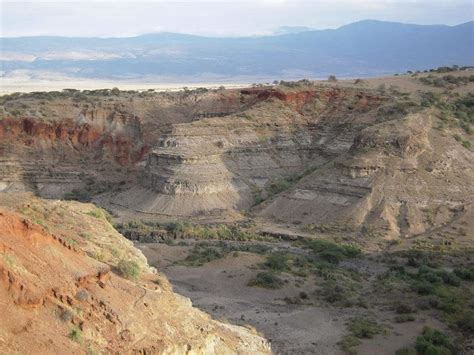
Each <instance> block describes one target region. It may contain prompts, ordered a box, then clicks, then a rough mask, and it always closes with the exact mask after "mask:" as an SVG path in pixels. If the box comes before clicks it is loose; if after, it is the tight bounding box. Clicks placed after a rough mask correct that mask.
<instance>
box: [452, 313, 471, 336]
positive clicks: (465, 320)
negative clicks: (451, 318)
mask: <svg viewBox="0 0 474 355" xmlns="http://www.w3.org/2000/svg"><path fill="white" fill-rule="evenodd" d="M456 325H457V327H458V328H459V329H461V330H463V331H465V332H469V333H471V334H474V312H472V311H465V312H463V313H462V314H461V315H460V316H459V318H457V320H456Z"/></svg>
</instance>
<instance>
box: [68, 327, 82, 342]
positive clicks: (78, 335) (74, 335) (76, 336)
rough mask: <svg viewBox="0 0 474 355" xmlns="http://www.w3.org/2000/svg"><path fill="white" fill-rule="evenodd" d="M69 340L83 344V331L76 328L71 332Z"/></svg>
mask: <svg viewBox="0 0 474 355" xmlns="http://www.w3.org/2000/svg"><path fill="white" fill-rule="evenodd" d="M68 336H69V339H71V340H72V341H75V342H76V343H79V344H81V343H82V331H81V330H80V329H79V328H74V329H72V330H71V331H70V332H69V335H68Z"/></svg>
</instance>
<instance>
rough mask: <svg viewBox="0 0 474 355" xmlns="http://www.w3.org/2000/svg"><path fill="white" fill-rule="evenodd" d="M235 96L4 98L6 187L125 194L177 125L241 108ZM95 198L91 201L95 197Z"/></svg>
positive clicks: (1, 134) (48, 193)
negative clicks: (158, 144)
mask: <svg viewBox="0 0 474 355" xmlns="http://www.w3.org/2000/svg"><path fill="white" fill-rule="evenodd" d="M242 109H243V107H242V104H241V103H240V102H239V101H238V97H237V96H236V95H235V93H233V92H232V91H223V90H220V91H213V92H208V91H207V90H204V91H195V92H191V91H185V92H179V93H153V92H145V93H137V92H120V91H117V92H115V91H111V90H98V91H88V92H80V91H77V90H66V91H62V92H49V93H45V92H40V93H31V94H23V95H10V96H3V97H2V107H1V110H0V163H1V164H0V190H5V191H8V190H27V191H29V190H32V191H35V192H37V193H38V194H40V195H41V196H45V197H53V198H56V197H62V196H64V195H65V194H68V193H69V194H70V195H71V192H73V190H74V193H73V194H72V195H73V196H74V197H85V198H84V199H87V197H88V195H94V194H96V193H98V192H99V193H100V192H103V191H104V190H107V189H108V190H111V189H115V190H117V189H121V188H122V187H123V185H124V184H125V183H127V182H130V181H131V182H133V181H135V180H136V178H137V176H136V174H135V173H134V171H135V170H136V169H137V168H138V169H139V168H140V165H141V164H143V163H144V160H145V158H146V155H147V153H148V152H149V150H150V149H151V147H152V146H153V145H154V144H155V142H156V141H157V140H158V139H159V138H160V137H161V135H162V134H163V132H164V131H165V130H167V129H168V127H169V126H170V124H172V123H180V122H191V121H193V120H194V119H199V118H202V117H206V116H215V115H226V114H228V113H233V112H238V111H240V110H242ZM89 197H90V196H89Z"/></svg>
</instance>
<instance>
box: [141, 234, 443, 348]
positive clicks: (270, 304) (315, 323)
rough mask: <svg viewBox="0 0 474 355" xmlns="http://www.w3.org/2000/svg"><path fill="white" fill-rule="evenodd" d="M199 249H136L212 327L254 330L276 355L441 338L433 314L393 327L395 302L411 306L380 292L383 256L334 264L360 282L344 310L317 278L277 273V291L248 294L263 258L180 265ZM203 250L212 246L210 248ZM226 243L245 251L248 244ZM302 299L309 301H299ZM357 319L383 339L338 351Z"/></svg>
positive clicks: (184, 244) (176, 245) (246, 255)
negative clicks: (433, 333)
mask: <svg viewBox="0 0 474 355" xmlns="http://www.w3.org/2000/svg"><path fill="white" fill-rule="evenodd" d="M199 243H201V242H198V241H194V240H185V241H179V242H176V241H175V242H171V243H166V244H165V243H139V244H136V246H137V247H138V248H139V249H140V250H141V251H142V252H143V253H144V255H145V256H146V257H147V259H148V261H149V263H150V265H152V266H155V267H157V268H158V269H159V270H160V271H161V272H163V273H164V274H166V276H167V278H168V279H169V280H170V282H171V284H172V285H173V289H174V291H175V292H177V293H178V294H182V295H184V296H186V297H189V298H190V299H191V301H192V302H193V304H194V306H196V307H198V308H200V309H201V310H203V311H205V312H207V313H209V314H211V315H212V316H213V317H214V318H216V319H218V320H221V321H227V322H230V323H232V324H239V325H245V326H251V327H253V328H255V329H256V330H257V331H258V332H260V333H262V334H263V335H264V336H265V338H267V339H268V340H269V341H271V344H272V350H273V351H274V352H275V353H276V354H345V353H351V354H355V353H357V354H387V355H388V354H395V352H396V351H397V350H399V349H401V348H404V347H407V346H412V345H413V344H414V343H415V341H416V338H417V336H419V335H420V334H421V332H422V330H423V328H424V327H425V326H429V327H432V328H436V329H441V330H443V331H446V330H447V328H446V325H445V324H443V323H442V322H441V321H440V320H439V319H438V317H437V316H436V315H434V314H433V313H432V311H420V310H419V311H414V312H415V317H414V319H412V320H411V321H409V322H397V321H396V317H397V313H396V312H394V310H393V305H394V304H396V302H399V301H402V302H405V301H408V302H411V301H410V296H408V295H406V296H403V298H399V296H396V295H389V296H388V297H387V296H382V294H383V292H382V293H380V289H379V287H383V283H380V284H379V283H378V281H377V279H378V277H379V276H380V277H381V276H382V275H385V273H386V272H387V270H389V267H387V264H386V263H385V261H380V259H383V256H382V254H371V256H367V255H365V256H363V257H359V258H355V259H349V260H346V261H343V262H341V263H340V264H339V268H340V270H346V271H351V272H352V271H353V272H356V273H357V275H359V276H360V280H361V282H360V285H361V289H359V291H358V292H359V295H361V298H362V299H363V302H364V303H365V305H344V304H340V303H328V302H326V301H325V300H324V296H323V295H322V292H323V293H324V292H325V291H324V290H325V287H326V286H325V279H324V277H323V278H322V277H320V275H316V274H310V275H307V276H301V277H300V276H298V275H295V274H294V273H291V272H282V273H281V274H279V275H280V276H281V277H282V279H283V280H284V285H283V287H281V288H279V289H266V288H261V287H254V286H253V287H252V286H249V285H248V283H249V281H250V280H252V279H253V278H255V276H256V275H257V274H258V273H259V272H260V271H262V265H263V263H264V262H265V261H266V257H265V255H257V254H255V253H252V252H238V253H235V252H234V253H229V254H227V255H226V256H225V257H222V258H217V259H215V260H212V261H210V262H205V263H203V264H202V265H199V266H193V265H189V264H187V265H186V264H185V263H183V260H185V259H186V257H187V256H188V255H191V254H192V250H193V247H194V246H196V245H197V244H199ZM204 243H206V245H207V246H209V245H216V244H212V243H213V242H210V241H206V242H204ZM215 243H218V242H215ZM232 243H234V244H235V245H239V243H241V244H240V245H243V243H246V242H232ZM262 244H264V245H267V246H270V247H271V248H272V253H282V252H290V253H294V254H298V253H301V254H303V253H304V252H305V251H304V250H303V249H298V247H297V244H293V243H291V242H284V241H281V242H277V243H267V242H263V243H262ZM266 255H268V254H266ZM350 282H351V281H349V280H347V281H346V283H347V284H350ZM343 292H345V291H343V290H341V293H343ZM302 294H306V295H307V298H306V296H305V297H304V298H300V297H301V295H302ZM292 300H297V301H296V302H293V301H292ZM344 302H345V301H344ZM358 317H363V318H364V317H369V318H370V317H372V318H374V319H376V320H377V323H378V327H380V330H381V332H380V333H379V334H375V335H374V336H371V337H370V338H367V339H364V338H362V339H360V340H359V341H358V343H357V344H356V345H354V346H351V347H350V348H349V349H344V348H343V346H342V345H341V342H342V341H344V339H347V338H348V337H349V338H350V334H351V332H350V327H349V324H350V323H351V321H353V320H354V319H356V318H358Z"/></svg>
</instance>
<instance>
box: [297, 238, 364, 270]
mask: <svg viewBox="0 0 474 355" xmlns="http://www.w3.org/2000/svg"><path fill="white" fill-rule="evenodd" d="M302 243H303V246H305V247H307V248H309V249H311V250H312V251H313V252H314V253H316V254H317V255H318V256H319V257H321V258H322V259H324V260H325V261H327V262H328V263H331V264H338V263H339V262H340V261H341V260H343V259H345V258H352V257H355V256H357V255H359V254H360V252H361V251H360V249H359V248H358V247H356V246H352V245H342V244H341V245H340V244H336V243H334V242H331V241H328V240H320V239H318V240H315V239H312V240H305V241H303V242H302Z"/></svg>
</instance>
